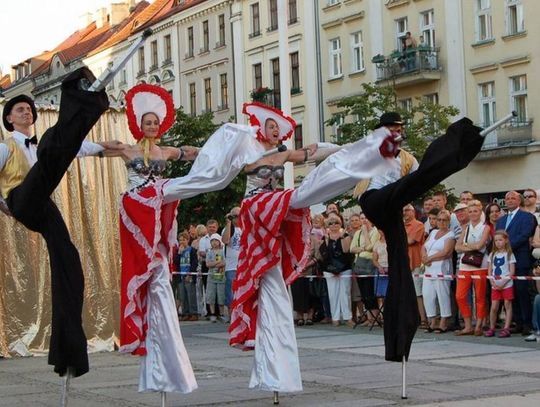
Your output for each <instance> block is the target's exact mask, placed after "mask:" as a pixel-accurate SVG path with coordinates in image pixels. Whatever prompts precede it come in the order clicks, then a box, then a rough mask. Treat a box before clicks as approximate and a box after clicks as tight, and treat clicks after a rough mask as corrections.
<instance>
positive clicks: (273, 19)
mask: <svg viewBox="0 0 540 407" xmlns="http://www.w3.org/2000/svg"><path fill="white" fill-rule="evenodd" d="M277 28H278V12H277V0H270V27H268V31H275V30H277Z"/></svg>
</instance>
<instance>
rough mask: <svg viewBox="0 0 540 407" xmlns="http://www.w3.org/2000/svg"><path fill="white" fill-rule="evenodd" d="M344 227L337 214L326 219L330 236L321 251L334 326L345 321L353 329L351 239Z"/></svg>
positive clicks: (324, 241) (322, 245)
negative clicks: (349, 254)
mask: <svg viewBox="0 0 540 407" xmlns="http://www.w3.org/2000/svg"><path fill="white" fill-rule="evenodd" d="M342 225H343V223H342V222H341V218H340V217H339V216H337V215H336V214H330V215H329V216H328V218H327V219H326V226H327V227H328V236H327V237H325V239H324V240H323V242H322V244H321V246H320V249H319V251H320V254H321V257H322V259H323V266H322V267H323V270H324V277H325V279H326V284H327V287H328V299H329V301H330V311H331V313H332V324H333V325H334V326H338V325H339V322H340V320H341V319H343V320H344V321H347V322H346V323H347V325H348V326H350V327H351V328H352V327H354V322H353V320H352V312H351V274H352V273H351V265H350V263H351V262H350V259H349V256H348V253H349V247H350V241H351V239H350V237H349V236H345V235H344V234H343V232H342V230H341V227H342Z"/></svg>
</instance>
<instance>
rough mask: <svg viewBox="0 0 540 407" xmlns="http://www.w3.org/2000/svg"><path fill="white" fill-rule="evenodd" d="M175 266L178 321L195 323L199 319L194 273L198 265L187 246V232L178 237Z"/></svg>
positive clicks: (195, 252) (194, 254)
mask: <svg viewBox="0 0 540 407" xmlns="http://www.w3.org/2000/svg"><path fill="white" fill-rule="evenodd" d="M175 264H176V266H177V268H176V269H177V270H178V271H179V272H180V275H179V276H178V277H179V279H178V286H177V287H178V296H179V300H180V304H181V307H182V317H181V318H180V321H197V320H198V319H199V317H198V312H197V293H196V290H195V281H196V280H195V273H196V272H197V265H198V261H197V251H196V250H195V249H194V248H193V247H191V246H190V245H189V233H188V232H182V233H180V234H179V235H178V254H177V255H176V258H175ZM175 277H176V276H175ZM174 281H175V279H174V278H173V282H174Z"/></svg>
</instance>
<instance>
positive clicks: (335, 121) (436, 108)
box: [326, 83, 459, 207]
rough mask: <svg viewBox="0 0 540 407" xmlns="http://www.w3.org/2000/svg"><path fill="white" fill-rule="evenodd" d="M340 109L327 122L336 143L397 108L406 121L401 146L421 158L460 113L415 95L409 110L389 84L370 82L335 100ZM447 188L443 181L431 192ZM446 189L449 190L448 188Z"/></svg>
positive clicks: (347, 197)
mask: <svg viewBox="0 0 540 407" xmlns="http://www.w3.org/2000/svg"><path fill="white" fill-rule="evenodd" d="M337 107H338V109H339V112H338V113H336V114H334V115H333V116H332V117H331V118H330V119H329V120H328V121H327V122H326V124H327V125H328V126H333V125H338V126H339V129H340V132H339V134H338V135H334V136H333V138H334V139H335V141H336V142H337V143H339V144H343V143H350V142H353V141H356V140H359V139H361V138H363V137H365V136H367V135H368V134H369V133H370V132H371V131H372V130H373V128H374V127H375V126H376V125H377V123H378V122H379V117H380V115H381V114H382V113H384V112H389V111H394V112H398V113H399V114H400V115H401V117H402V118H403V120H404V121H406V123H407V125H406V127H405V135H406V140H405V142H404V144H403V147H404V148H405V149H406V150H408V151H409V152H411V153H412V154H413V155H414V156H415V157H416V158H417V159H418V161H420V160H421V159H422V157H423V155H424V152H425V151H426V148H427V146H428V145H429V143H430V142H431V141H432V140H434V139H435V138H437V137H438V136H440V135H441V134H442V133H443V132H444V131H445V129H446V128H447V127H448V126H449V125H450V122H451V118H452V117H453V116H456V115H457V114H458V113H459V110H458V109H457V108H456V107H453V106H443V105H439V104H434V103H432V102H430V101H427V100H425V99H421V98H417V99H416V103H415V104H414V106H412V108H411V109H410V110H407V109H404V108H403V107H401V106H400V104H399V103H398V100H397V94H396V92H395V90H394V88H392V87H389V86H387V87H381V86H377V85H375V84H372V83H365V84H362V92H361V95H359V96H351V97H347V98H344V99H342V100H340V101H339V102H338V103H337ZM436 190H446V189H445V187H444V185H442V184H441V185H438V186H436V187H435V188H434V189H433V190H432V191H431V192H434V191H436ZM447 192H448V191H447ZM339 200H340V203H341V205H343V206H345V207H347V206H352V205H354V204H355V202H350V195H345V196H342V197H340V199H339Z"/></svg>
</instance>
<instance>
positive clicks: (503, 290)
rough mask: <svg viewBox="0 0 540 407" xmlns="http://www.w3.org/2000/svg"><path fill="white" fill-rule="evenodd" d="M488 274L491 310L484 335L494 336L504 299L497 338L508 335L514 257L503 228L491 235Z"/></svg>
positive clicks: (510, 316)
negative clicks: (491, 245)
mask: <svg viewBox="0 0 540 407" xmlns="http://www.w3.org/2000/svg"><path fill="white" fill-rule="evenodd" d="M488 261H489V267H488V276H489V278H490V283H491V312H490V321H489V322H490V324H489V329H488V330H487V331H486V332H485V334H484V335H485V336H487V337H492V336H495V324H496V323H497V316H498V315H497V314H498V313H499V304H500V301H504V309H505V313H506V315H505V321H504V328H503V329H501V331H500V332H499V338H508V337H510V323H511V322H512V300H513V299H514V288H513V281H512V277H513V276H514V272H515V266H516V258H515V257H514V255H513V254H512V248H511V247H510V240H509V239H508V234H507V233H506V232H505V231H504V230H497V231H496V232H495V235H494V236H493V249H492V251H491V254H490V256H489V258H488Z"/></svg>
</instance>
